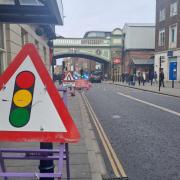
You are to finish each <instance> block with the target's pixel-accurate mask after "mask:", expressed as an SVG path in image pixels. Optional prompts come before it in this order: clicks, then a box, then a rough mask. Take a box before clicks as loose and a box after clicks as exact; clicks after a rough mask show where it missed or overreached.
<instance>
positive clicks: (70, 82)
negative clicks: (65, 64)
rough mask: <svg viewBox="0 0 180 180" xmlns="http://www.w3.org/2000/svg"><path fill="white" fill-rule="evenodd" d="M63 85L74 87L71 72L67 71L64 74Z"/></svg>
mask: <svg viewBox="0 0 180 180" xmlns="http://www.w3.org/2000/svg"><path fill="white" fill-rule="evenodd" d="M62 83H63V87H75V80H74V78H73V76H72V74H71V72H68V73H67V74H66V75H65V78H64V79H63V81H62Z"/></svg>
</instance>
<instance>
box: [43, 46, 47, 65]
mask: <svg viewBox="0 0 180 180" xmlns="http://www.w3.org/2000/svg"><path fill="white" fill-rule="evenodd" d="M43 54H44V62H45V63H46V61H47V53H46V47H43Z"/></svg>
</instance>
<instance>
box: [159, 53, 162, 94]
mask: <svg viewBox="0 0 180 180" xmlns="http://www.w3.org/2000/svg"><path fill="white" fill-rule="evenodd" d="M161 60H162V56H160V58H159V92H160V91H161V79H160V75H161V63H162V62H161Z"/></svg>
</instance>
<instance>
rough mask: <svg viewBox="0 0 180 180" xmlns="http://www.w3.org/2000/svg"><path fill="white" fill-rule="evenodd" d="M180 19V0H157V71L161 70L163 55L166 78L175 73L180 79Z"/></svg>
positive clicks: (169, 78) (179, 79)
mask: <svg viewBox="0 0 180 180" xmlns="http://www.w3.org/2000/svg"><path fill="white" fill-rule="evenodd" d="M179 20H180V1H179V0H156V39H155V71H157V72H159V68H160V57H161V58H162V63H161V65H162V66H161V68H162V69H163V71H164V74H165V80H171V78H172V75H173V76H176V77H177V80H178V81H180V50H179V48H180V21H179ZM173 73H174V74H173Z"/></svg>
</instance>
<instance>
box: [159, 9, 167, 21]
mask: <svg viewBox="0 0 180 180" xmlns="http://www.w3.org/2000/svg"><path fill="white" fill-rule="evenodd" d="M165 19H166V9H165V8H164V9H161V10H160V12H159V21H164V20H165Z"/></svg>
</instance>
